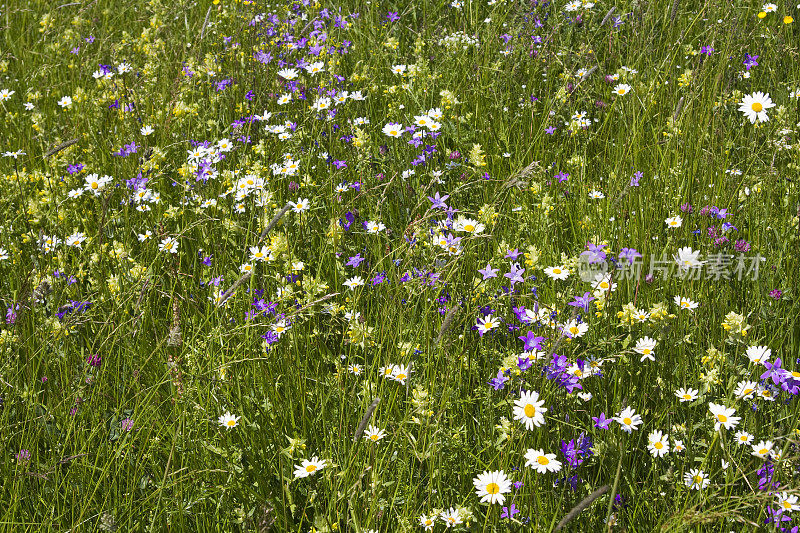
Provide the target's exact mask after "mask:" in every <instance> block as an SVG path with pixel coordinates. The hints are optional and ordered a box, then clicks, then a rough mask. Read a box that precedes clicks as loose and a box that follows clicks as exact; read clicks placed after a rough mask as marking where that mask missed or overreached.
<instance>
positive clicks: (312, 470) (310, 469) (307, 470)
mask: <svg viewBox="0 0 800 533" xmlns="http://www.w3.org/2000/svg"><path fill="white" fill-rule="evenodd" d="M316 469H317V465H308V466H307V467H306V472H309V473H310V472H314V471H315V470H316Z"/></svg>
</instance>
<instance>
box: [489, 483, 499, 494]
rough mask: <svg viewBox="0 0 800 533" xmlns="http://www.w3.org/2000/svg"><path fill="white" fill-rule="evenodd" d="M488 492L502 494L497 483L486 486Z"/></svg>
mask: <svg viewBox="0 0 800 533" xmlns="http://www.w3.org/2000/svg"><path fill="white" fill-rule="evenodd" d="M486 492H488V493H489V494H497V493H498V492H500V485H498V484H497V483H489V484H488V485H486Z"/></svg>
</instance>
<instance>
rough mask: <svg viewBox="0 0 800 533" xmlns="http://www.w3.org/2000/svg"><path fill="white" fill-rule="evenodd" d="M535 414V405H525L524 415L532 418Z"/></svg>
mask: <svg viewBox="0 0 800 533" xmlns="http://www.w3.org/2000/svg"><path fill="white" fill-rule="evenodd" d="M535 415H536V407H535V406H533V405H532V404H528V405H526V406H525V416H527V417H528V418H533V417H534V416H535Z"/></svg>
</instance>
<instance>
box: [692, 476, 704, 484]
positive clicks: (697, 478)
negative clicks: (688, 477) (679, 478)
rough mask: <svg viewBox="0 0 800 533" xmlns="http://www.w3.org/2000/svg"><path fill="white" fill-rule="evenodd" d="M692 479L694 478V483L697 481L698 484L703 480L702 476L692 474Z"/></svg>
mask: <svg viewBox="0 0 800 533" xmlns="http://www.w3.org/2000/svg"><path fill="white" fill-rule="evenodd" d="M692 479H693V480H694V482H695V483H697V484H698V485H699V484H700V483H702V482H703V476H694V477H693V478H692Z"/></svg>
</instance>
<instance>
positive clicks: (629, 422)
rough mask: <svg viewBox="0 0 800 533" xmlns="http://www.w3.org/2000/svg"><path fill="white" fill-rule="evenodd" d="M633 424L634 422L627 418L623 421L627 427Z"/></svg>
mask: <svg viewBox="0 0 800 533" xmlns="http://www.w3.org/2000/svg"><path fill="white" fill-rule="evenodd" d="M631 422H633V420H631V419H630V418H628V417H625V418H623V419H622V423H623V424H625V425H626V426H630V425H631Z"/></svg>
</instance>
